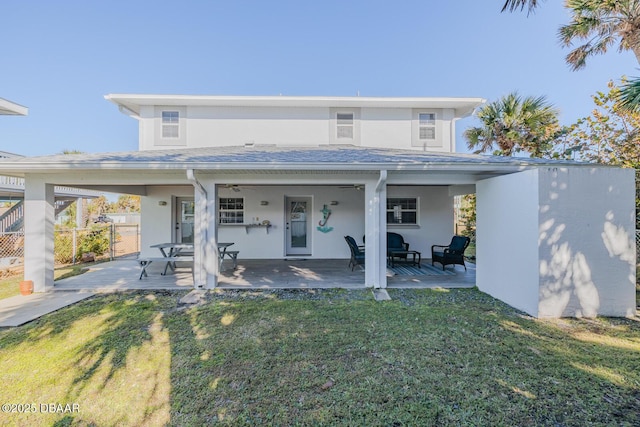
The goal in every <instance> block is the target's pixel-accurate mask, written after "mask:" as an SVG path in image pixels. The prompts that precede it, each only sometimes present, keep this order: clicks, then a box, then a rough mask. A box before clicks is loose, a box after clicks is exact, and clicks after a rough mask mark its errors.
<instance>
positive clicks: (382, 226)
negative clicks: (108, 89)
mask: <svg viewBox="0 0 640 427" xmlns="http://www.w3.org/2000/svg"><path fill="white" fill-rule="evenodd" d="M106 98H107V99H108V100H110V101H111V102H114V103H115V104H116V105H117V106H118V107H119V108H120V111H122V112H123V113H125V114H127V115H130V116H131V117H133V118H135V119H136V120H138V121H139V129H140V133H139V135H140V138H139V150H138V151H133V152H124V153H103V154H79V155H65V156H60V155H57V156H47V157H34V158H26V159H15V160H7V161H0V173H3V174H10V175H13V176H19V177H24V178H25V179H26V188H27V192H26V203H28V206H32V207H33V209H29V212H33V213H34V215H33V216H31V215H28V216H27V218H26V221H27V222H26V230H27V235H26V240H27V243H26V250H27V256H26V266H25V276H26V277H28V278H29V279H30V280H33V281H34V284H35V287H36V290H38V291H44V290H45V289H47V288H48V287H50V286H52V285H53V255H52V251H51V250H50V248H51V247H52V240H53V225H52V224H53V221H51V220H50V219H51V217H52V206H53V186H54V185H66V186H79V187H83V188H89V189H95V190H101V191H111V192H116V193H124V194H137V195H140V196H142V197H141V210H142V212H141V214H142V220H141V223H142V224H141V240H142V245H141V247H142V248H143V250H142V256H147V255H149V256H157V255H158V253H157V249H153V248H150V246H151V245H153V244H156V243H160V242H165V241H177V242H180V241H182V242H193V243H194V245H195V253H194V258H195V262H194V278H195V280H194V282H195V283H194V285H195V286H196V287H202V288H213V287H215V286H216V284H217V280H218V274H219V272H218V263H217V262H216V261H217V242H225V241H233V242H235V246H234V247H235V248H237V249H238V250H240V253H241V257H242V258H248V259H252V258H263V259H282V258H297V257H304V258H314V259H334V258H344V259H347V258H349V250H348V247H347V245H346V243H345V241H344V239H343V236H345V235H351V236H353V237H355V238H356V239H357V240H359V241H361V240H362V239H363V238H364V237H366V239H364V240H365V241H366V243H365V246H366V263H365V272H364V275H363V285H364V286H368V287H373V288H384V287H386V284H387V279H386V231H387V230H390V231H396V232H399V233H401V234H402V235H403V236H404V237H405V240H407V241H409V242H411V247H412V248H414V249H417V250H419V251H421V252H422V253H423V255H424V256H425V257H428V256H429V255H430V248H431V245H433V244H442V243H446V242H449V241H450V240H451V236H452V235H453V232H454V223H453V220H454V216H453V200H454V196H456V195H460V194H465V193H472V192H475V193H476V195H477V262H478V264H477V286H478V288H479V289H480V290H482V291H485V292H487V293H489V294H491V295H493V296H495V297H497V298H500V299H502V300H504V301H505V302H507V303H509V304H511V305H513V306H515V307H517V308H520V309H522V310H524V311H526V312H527V313H530V314H532V315H534V316H539V317H557V316H583V315H586V316H593V315H598V314H599V315H610V316H628V315H633V314H635V231H634V227H635V222H634V217H635V214H634V210H635V205H634V173H633V171H632V170H624V169H620V168H614V167H605V166H599V165H591V164H581V163H576V162H562V161H549V160H542V159H524V158H506V157H492V156H481V155H471V154H455V153H454V152H455V123H456V120H458V119H460V118H462V117H465V116H467V115H469V114H471V113H472V111H473V110H474V108H476V107H477V106H479V105H481V104H482V103H483V102H484V100H483V99H480V98H370V97H284V96H277V97H224V96H177V95H166V96H163V95H108V96H106ZM329 211H331V214H330V215H328V212H329ZM346 264H347V263H346V261H345V268H346Z"/></svg>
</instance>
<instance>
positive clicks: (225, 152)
mask: <svg viewBox="0 0 640 427" xmlns="http://www.w3.org/2000/svg"><path fill="white" fill-rule="evenodd" d="M544 166H549V167H561V166H589V167H594V165H591V164H586V163H580V162H565V161H557V160H544V159H525V158H515V157H499V156H484V155H475V154H455V153H454V154H450V153H425V152H422V151H414V150H398V149H377V148H375V149H374V148H363V147H354V146H319V147H306V148H305V147H280V146H254V147H251V148H247V147H241V146H233V147H208V148H191V149H175V150H157V151H156V150H149V151H131V152H122V153H90V154H58V155H53V156H42V157H24V158H16V159H4V160H0V175H10V176H18V177H24V176H26V175H28V174H56V175H58V176H60V175H64V174H67V175H75V176H85V178H83V179H85V180H88V179H90V178H91V176H97V175H98V174H100V175H102V172H104V175H105V176H110V175H113V178H112V179H111V178H110V179H109V180H110V181H115V180H118V179H120V178H121V177H119V176H118V175H119V174H114V173H113V172H115V171H121V172H123V174H124V173H125V172H135V173H138V174H140V175H147V176H149V177H151V176H162V175H167V176H169V175H172V176H184V175H183V171H185V170H187V169H194V170H197V171H199V172H201V173H218V174H237V173H238V172H240V173H263V174H267V173H268V174H278V173H280V174H285V173H287V174H291V173H297V174H308V173H313V174H335V173H372V172H374V173H375V172H378V171H381V170H386V171H389V172H393V173H394V174H395V175H406V176H407V177H409V178H407V182H410V179H411V178H410V177H411V176H417V175H420V174H425V173H431V174H436V173H437V174H441V175H442V174H447V175H454V174H456V173H461V174H469V175H474V176H478V177H481V176H495V175H504V174H510V173H514V172H518V171H523V170H526V169H531V168H536V167H544Z"/></svg>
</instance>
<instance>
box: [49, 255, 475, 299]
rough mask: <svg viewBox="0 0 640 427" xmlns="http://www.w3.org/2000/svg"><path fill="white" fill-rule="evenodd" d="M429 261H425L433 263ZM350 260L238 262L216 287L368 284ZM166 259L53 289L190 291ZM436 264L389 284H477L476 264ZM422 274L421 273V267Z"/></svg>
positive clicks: (102, 271)
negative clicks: (165, 271) (170, 270)
mask: <svg viewBox="0 0 640 427" xmlns="http://www.w3.org/2000/svg"><path fill="white" fill-rule="evenodd" d="M430 263H431V261H430V260H423V262H422V264H423V265H426V264H429V265H430ZM348 264H349V260H347V259H322V260H319V259H308V260H281V259H280V260H273V259H269V260H265V259H256V260H239V261H238V267H237V268H236V269H235V270H233V269H231V268H228V269H226V270H225V271H223V272H222V274H221V276H220V279H219V282H218V287H219V288H222V289H275V288H280V289H286V288H292V289H307V288H309V289H311V288H351V289H357V288H363V289H364V288H365V286H364V270H362V269H361V268H360V267H356V269H355V270H354V271H351V269H350V268H349V267H348ZM163 269H164V265H162V263H157V264H154V265H152V266H151V267H149V269H148V270H147V271H148V274H149V275H148V277H143V278H142V279H141V280H139V279H138V277H139V275H140V267H139V265H138V262H137V261H136V260H133V259H125V260H117V261H111V262H106V263H101V264H96V265H95V266H93V267H91V268H90V269H89V271H88V272H87V273H85V274H82V275H79V276H74V277H69V278H67V279H62V280H58V281H56V282H55V286H54V289H53V290H54V291H86V292H115V291H123V290H135V289H149V290H151V289H158V290H163V289H166V290H179V289H182V290H191V289H193V277H192V274H191V268H190V267H189V266H188V265H186V264H183V265H182V266H181V265H180V264H178V268H177V270H176V271H175V272H173V273H170V274H167V275H166V276H163V275H161V274H160V273H161V272H162V270H163ZM438 270H440V265H439V264H437V268H434V269H426V268H425V269H424V272H426V273H427V274H411V275H391V274H392V272H391V271H389V270H388V276H387V285H388V287H389V288H434V287H442V288H467V287H473V286H475V278H476V274H475V265H473V264H468V265H467V271H466V272H465V270H464V268H463V267H462V266H459V265H458V266H451V265H449V266H447V268H446V270H447V272H448V273H445V274H441V273H439V272H438ZM418 272H419V273H420V272H422V271H420V270H419V271H418Z"/></svg>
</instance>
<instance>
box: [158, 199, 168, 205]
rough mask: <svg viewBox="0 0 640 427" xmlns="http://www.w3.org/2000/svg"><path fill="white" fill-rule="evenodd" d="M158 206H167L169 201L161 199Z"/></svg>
mask: <svg viewBox="0 0 640 427" xmlns="http://www.w3.org/2000/svg"><path fill="white" fill-rule="evenodd" d="M158 206H167V202H165V201H164V200H160V201H159V202H158Z"/></svg>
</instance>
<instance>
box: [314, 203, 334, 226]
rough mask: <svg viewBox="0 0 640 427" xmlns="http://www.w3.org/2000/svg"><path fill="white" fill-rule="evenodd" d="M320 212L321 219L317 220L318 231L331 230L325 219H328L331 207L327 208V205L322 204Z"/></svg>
mask: <svg viewBox="0 0 640 427" xmlns="http://www.w3.org/2000/svg"><path fill="white" fill-rule="evenodd" d="M320 212H322V220H321V221H320V222H318V227H317V228H318V231H321V232H323V233H328V232H330V231H331V230H333V227H327V221H329V217H330V216H331V209H329V208H328V207H327V205H324V206H323V207H322V209H320Z"/></svg>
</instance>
